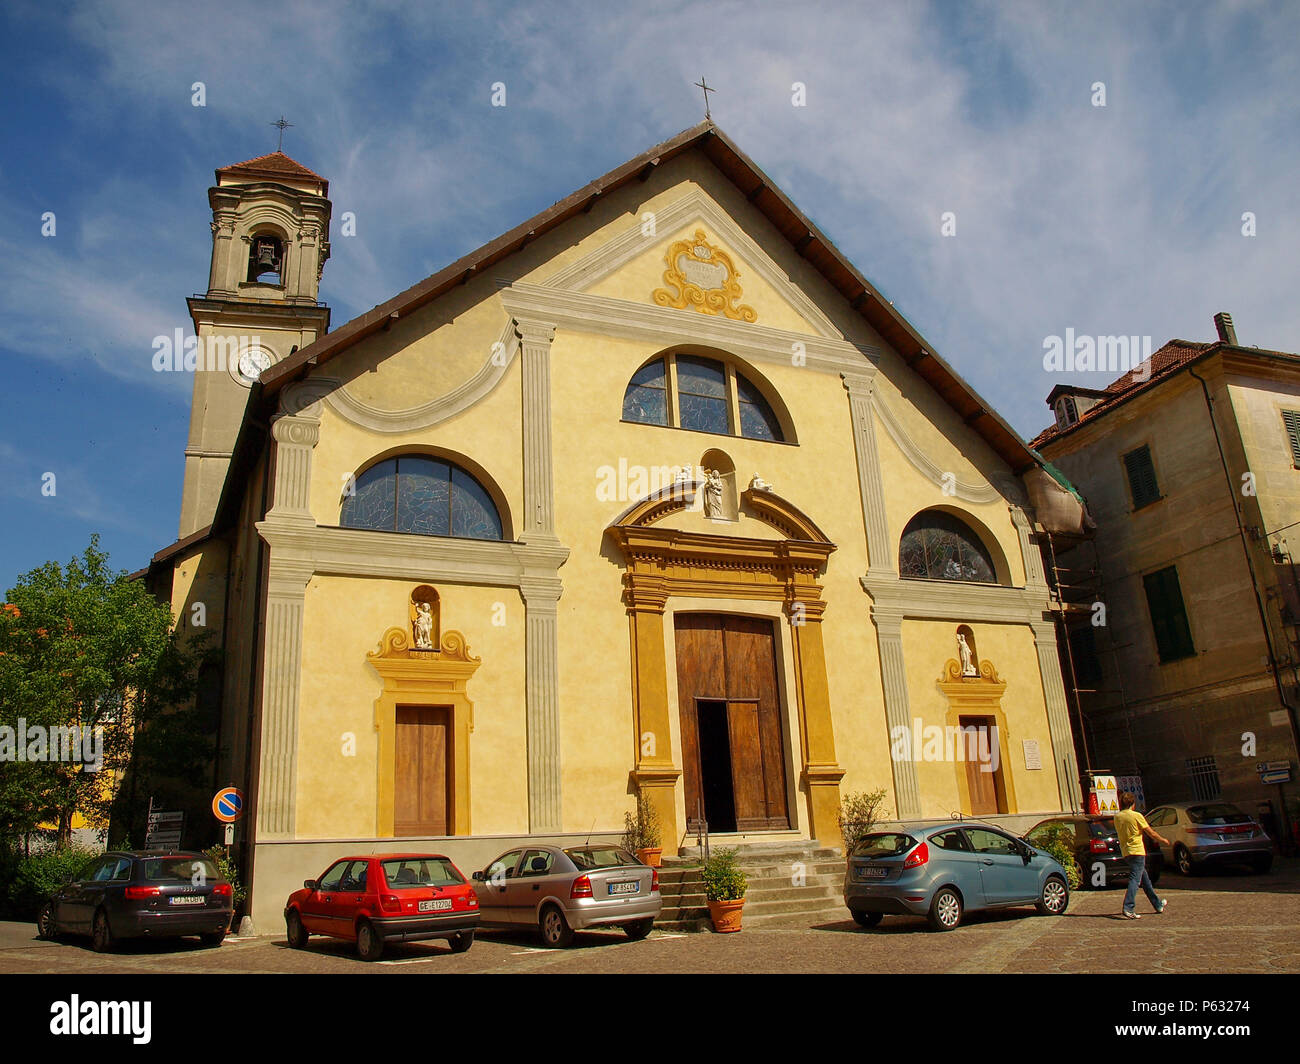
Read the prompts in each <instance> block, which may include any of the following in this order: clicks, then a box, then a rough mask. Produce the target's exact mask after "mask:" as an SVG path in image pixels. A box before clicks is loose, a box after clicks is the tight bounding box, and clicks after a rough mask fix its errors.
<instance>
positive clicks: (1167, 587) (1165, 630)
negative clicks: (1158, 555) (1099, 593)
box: [1142, 565, 1196, 662]
mask: <svg viewBox="0 0 1300 1064" xmlns="http://www.w3.org/2000/svg"><path fill="white" fill-rule="evenodd" d="M1142 585H1143V588H1144V589H1145V591H1146V595H1147V608H1148V609H1149V610H1150V612H1151V628H1152V631H1153V632H1154V634H1155V637H1156V650H1157V651H1158V652H1159V654H1160V660H1161V661H1162V662H1163V661H1177V660H1179V659H1180V658H1189V657H1191V656H1192V655H1193V654H1195V653H1196V648H1195V646H1193V645H1192V630H1191V628H1190V626H1189V625H1188V623H1187V610H1186V608H1185V607H1184V606H1183V593H1182V589H1181V588H1180V587H1179V585H1178V569H1177V567H1176V566H1173V565H1171V566H1169V567H1168V568H1167V569H1161V570H1159V571H1158V572H1154V573H1148V574H1147V575H1146V576H1144V577H1143V578H1142Z"/></svg>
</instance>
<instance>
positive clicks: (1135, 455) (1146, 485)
mask: <svg viewBox="0 0 1300 1064" xmlns="http://www.w3.org/2000/svg"><path fill="white" fill-rule="evenodd" d="M1298 427H1300V426H1298ZM1124 470H1125V472H1127V473H1128V486H1129V491H1130V492H1131V493H1132V495H1133V509H1135V510H1140V509H1142V507H1144V506H1149V505H1150V504H1151V503H1153V502H1155V501H1156V500H1157V499H1159V498H1160V486H1159V485H1158V484H1157V483H1156V468H1155V466H1154V465H1152V464H1151V449H1150V448H1149V447H1147V446H1145V445H1143V446H1141V447H1139V448H1138V449H1137V450H1136V451H1129V453H1128V454H1126V455H1125V456H1124Z"/></svg>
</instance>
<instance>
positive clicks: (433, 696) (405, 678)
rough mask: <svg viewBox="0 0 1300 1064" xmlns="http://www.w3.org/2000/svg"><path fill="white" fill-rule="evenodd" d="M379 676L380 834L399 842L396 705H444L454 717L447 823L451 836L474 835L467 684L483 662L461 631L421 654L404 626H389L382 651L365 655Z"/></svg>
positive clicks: (377, 806) (470, 705)
mask: <svg viewBox="0 0 1300 1064" xmlns="http://www.w3.org/2000/svg"><path fill="white" fill-rule="evenodd" d="M366 660H367V661H368V662H369V663H370V664H371V665H372V666H373V667H374V670H375V671H376V672H377V673H379V676H380V678H381V679H382V680H383V682H384V687H383V690H382V691H381V692H380V694H379V697H378V698H377V699H375V732H376V733H377V745H378V751H377V754H378V770H377V775H378V778H377V780H376V784H377V788H376V799H377V800H376V803H375V835H376V836H377V837H379V838H394V837H395V836H394V835H393V809H394V805H395V800H394V799H395V793H394V792H395V788H396V777H397V763H396V757H397V707H398V706H399V705H401V706H439V707H445V708H446V709H447V710H448V714H449V716H450V718H451V719H450V725H451V729H450V735H449V737H448V738H449V741H450V745H451V756H450V757H448V759H447V772H448V775H449V776H450V779H449V780H448V784H447V792H448V796H449V799H450V802H451V808H450V809H448V810H447V823H448V825H449V828H450V834H452V835H469V834H470V833H471V832H470V815H469V736H470V733H471V732H472V731H473V730H474V703H473V702H471V701H470V699H469V696H468V695H467V694H466V692H465V686H466V684H468V683H469V680H470V678H471V677H472V676H473V675H474V673H475V672H476V671H477V670H478V667H479V665H481V664H482V659H481V658H477V657H473V656H471V655H470V653H469V645H468V644H467V643H466V642H465V637H464V636H463V635H462V634H461V633H460V632H457V631H454V630H451V631H444V632H443V633H442V643H441V649H439V650H436V651H435V650H416V649H415V648H414V647H413V646H412V645H411V637H410V634H409V633H408V632H407V631H406V630H405V629H404V628H396V627H394V628H389V629H388V631H386V632H385V633H384V635H383V638H382V639H380V641H379V649H378V650H373V651H371V652H370V653H368V654H367V655H366Z"/></svg>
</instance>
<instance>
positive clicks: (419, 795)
mask: <svg viewBox="0 0 1300 1064" xmlns="http://www.w3.org/2000/svg"><path fill="white" fill-rule="evenodd" d="M395 759H396V764H395V766H394V770H395V771H394V773H393V834H394V835H450V834H451V833H452V831H451V825H452V823H453V820H452V816H451V812H452V810H451V768H450V766H451V710H450V709H449V708H448V707H447V706H398V707H397V734H396V749H395Z"/></svg>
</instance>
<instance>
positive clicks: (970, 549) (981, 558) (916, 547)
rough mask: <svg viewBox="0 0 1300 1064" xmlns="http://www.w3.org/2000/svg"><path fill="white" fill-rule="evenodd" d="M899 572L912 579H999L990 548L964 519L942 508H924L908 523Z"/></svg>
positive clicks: (982, 581) (981, 581)
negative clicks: (961, 519)
mask: <svg viewBox="0 0 1300 1064" xmlns="http://www.w3.org/2000/svg"><path fill="white" fill-rule="evenodd" d="M898 573H899V575H900V576H902V577H904V578H905V579H912V580H961V581H965V582H968V583H976V584H996V583H997V582H998V578H997V573H996V571H995V570H994V568H993V557H992V555H990V554H989V552H988V548H987V547H985V546H984V544H983V543H981V542H980V539H979V537H978V536H977V535H975V533H974V532H973V531H971V529H970V528H969V527H968V526H967V525H966V524H965V523H964V522H962V521H960V520H958V519H957V518H956V517H953V516H952V515H951V514H948V513H944V512H943V511H942V510H923V511H921V513H919V514H917V515H916V516H915V517H913V518H912V520H910V521H909V522H908V523H907V527H906V528H905V529H904V530H903V539H902V542H901V544H900V545H899V548H898Z"/></svg>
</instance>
